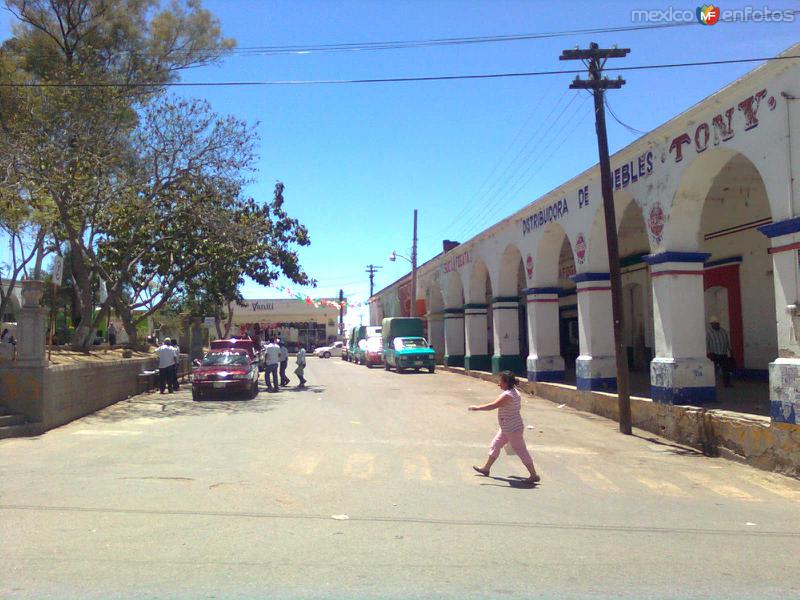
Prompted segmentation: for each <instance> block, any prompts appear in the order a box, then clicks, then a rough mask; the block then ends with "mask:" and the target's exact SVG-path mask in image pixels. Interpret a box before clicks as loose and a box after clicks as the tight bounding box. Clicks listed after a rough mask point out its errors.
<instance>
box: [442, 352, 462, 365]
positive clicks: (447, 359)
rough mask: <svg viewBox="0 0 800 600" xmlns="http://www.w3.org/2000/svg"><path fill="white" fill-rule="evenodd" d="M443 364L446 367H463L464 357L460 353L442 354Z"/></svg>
mask: <svg viewBox="0 0 800 600" xmlns="http://www.w3.org/2000/svg"><path fill="white" fill-rule="evenodd" d="M444 364H445V366H447V367H463V366H464V357H463V356H462V355H450V354H445V355H444Z"/></svg>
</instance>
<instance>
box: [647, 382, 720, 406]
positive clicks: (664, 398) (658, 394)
mask: <svg viewBox="0 0 800 600" xmlns="http://www.w3.org/2000/svg"><path fill="white" fill-rule="evenodd" d="M650 394H651V396H652V398H653V402H661V403H663V404H680V405H690V406H704V405H706V404H710V403H712V402H714V401H715V400H716V399H717V388H716V387H685V388H671V387H669V388H667V387H658V386H655V385H651V386H650Z"/></svg>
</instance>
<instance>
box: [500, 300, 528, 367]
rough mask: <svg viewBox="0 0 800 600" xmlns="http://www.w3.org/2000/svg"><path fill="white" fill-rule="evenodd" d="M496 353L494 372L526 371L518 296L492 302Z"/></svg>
mask: <svg viewBox="0 0 800 600" xmlns="http://www.w3.org/2000/svg"><path fill="white" fill-rule="evenodd" d="M492 321H493V322H492V324H493V334H494V355H493V356H492V373H499V372H501V371H513V372H515V373H521V372H522V371H524V370H525V369H524V364H523V363H524V361H523V360H522V359H521V358H520V355H519V298H517V297H516V296H509V297H501V298H494V301H493V302H492Z"/></svg>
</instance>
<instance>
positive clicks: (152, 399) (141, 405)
mask: <svg viewBox="0 0 800 600" xmlns="http://www.w3.org/2000/svg"><path fill="white" fill-rule="evenodd" d="M324 390H325V387H324V386H310V387H306V388H305V389H295V388H288V389H282V390H281V391H280V392H275V393H270V392H268V391H267V390H266V389H264V388H263V386H262V387H261V388H260V391H259V394H258V396H256V397H255V398H254V399H253V400H246V399H244V398H242V397H237V396H219V397H210V398H203V399H202V400H197V401H195V400H192V392H191V386H186V385H184V386H182V388H181V390H180V391H178V392H175V393H174V394H163V395H162V394H159V393H158V392H156V393H151V394H142V395H139V396H134V397H132V398H129V399H127V400H122V401H121V402H117V403H116V404H113V405H111V406H109V407H107V408H104V409H103V410H100V411H98V412H96V413H94V414H92V415H88V416H86V417H84V419H83V421H84V422H85V423H118V422H121V421H127V420H134V419H170V418H175V417H199V416H204V415H209V414H237V413H239V414H241V413H248V414H252V413H266V412H269V411H271V410H274V409H276V408H278V407H279V406H280V404H282V403H283V402H285V401H286V400H287V399H288V395H287V393H288V392H292V393H294V392H305V393H308V394H321V393H322V392H323V391H324Z"/></svg>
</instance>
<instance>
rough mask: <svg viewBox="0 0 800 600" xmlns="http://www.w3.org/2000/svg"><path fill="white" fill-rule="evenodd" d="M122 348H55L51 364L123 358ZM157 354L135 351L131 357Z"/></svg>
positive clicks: (146, 356)
mask: <svg viewBox="0 0 800 600" xmlns="http://www.w3.org/2000/svg"><path fill="white" fill-rule="evenodd" d="M122 352H123V349H122V348H96V349H94V348H93V349H92V350H90V351H89V352H76V351H74V350H67V349H61V348H59V349H56V348H53V353H52V355H51V356H50V364H51V365H72V364H75V363H85V362H107V361H112V360H123V356H122ZM153 356H155V353H153V352H134V353H133V356H132V357H131V358H151V357H153Z"/></svg>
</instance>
